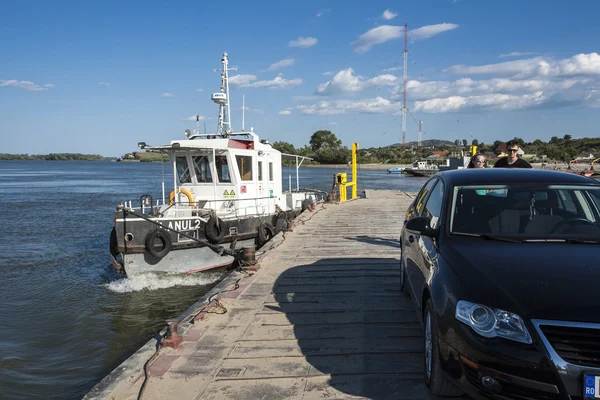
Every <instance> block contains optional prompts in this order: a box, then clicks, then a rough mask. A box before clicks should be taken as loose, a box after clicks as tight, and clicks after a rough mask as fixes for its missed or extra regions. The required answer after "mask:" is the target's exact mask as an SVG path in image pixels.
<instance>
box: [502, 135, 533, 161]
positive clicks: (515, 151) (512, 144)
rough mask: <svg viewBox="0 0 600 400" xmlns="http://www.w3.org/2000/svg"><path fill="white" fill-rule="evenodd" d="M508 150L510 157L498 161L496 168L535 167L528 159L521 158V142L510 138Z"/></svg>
mask: <svg viewBox="0 0 600 400" xmlns="http://www.w3.org/2000/svg"><path fill="white" fill-rule="evenodd" d="M506 152H507V153H508V157H504V158H501V159H499V160H498V161H496V164H494V168H533V167H532V166H531V164H529V163H528V162H527V161H525V160H523V159H522V158H519V142H517V141H516V140H509V141H508V142H507V143H506Z"/></svg>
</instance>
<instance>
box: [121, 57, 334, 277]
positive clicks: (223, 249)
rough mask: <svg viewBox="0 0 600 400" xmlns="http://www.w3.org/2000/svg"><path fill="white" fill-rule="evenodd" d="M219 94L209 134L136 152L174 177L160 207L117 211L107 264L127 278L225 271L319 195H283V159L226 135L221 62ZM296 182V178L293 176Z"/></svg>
mask: <svg viewBox="0 0 600 400" xmlns="http://www.w3.org/2000/svg"><path fill="white" fill-rule="evenodd" d="M221 62H222V68H221V69H220V71H221V89H220V92H217V93H213V94H212V95H211V99H212V100H213V101H214V102H215V103H217V104H218V105H219V118H218V123H217V130H216V133H214V134H206V133H204V134H200V133H199V132H198V128H196V130H195V131H194V132H189V131H187V132H186V136H187V139H185V140H173V141H171V143H170V144H168V145H161V146H148V145H147V144H146V143H144V142H140V143H139V144H138V145H139V146H140V148H142V149H145V150H146V151H150V152H159V153H165V154H167V155H168V156H169V159H170V162H171V166H172V169H173V182H172V187H173V189H172V190H171V191H170V194H169V196H168V197H167V195H166V193H167V192H166V191H165V185H166V182H164V181H163V183H162V199H156V200H155V199H153V198H152V197H151V196H149V195H143V196H142V197H141V198H140V204H139V207H138V206H137V204H134V202H132V201H129V202H125V203H123V204H121V205H120V206H118V207H117V211H116V212H115V228H114V229H113V233H112V235H111V256H112V259H113V265H114V266H115V268H116V269H117V270H120V271H122V272H125V273H127V275H129V276H132V275H137V274H140V273H144V272H165V273H182V272H194V271H201V270H206V269H211V268H217V267H222V266H226V265H230V264H231V263H232V262H233V261H234V260H235V257H236V255H237V254H238V253H239V249H240V248H241V247H242V246H246V245H250V244H254V245H257V246H261V245H264V244H265V243H266V242H267V241H268V240H269V239H270V238H271V237H272V236H273V235H275V234H276V233H277V232H278V231H281V230H284V229H286V228H287V224H288V222H289V220H291V219H293V218H295V217H296V216H297V215H298V214H299V213H300V212H302V211H304V210H305V209H307V208H309V207H310V205H311V204H312V203H314V202H316V201H320V200H323V199H324V197H325V195H324V194H323V193H318V192H315V191H311V192H303V191H300V190H298V188H299V185H298V183H297V185H298V186H297V190H295V191H291V190H289V191H287V192H284V191H283V188H282V180H283V177H282V159H285V158H290V159H294V160H296V172H297V170H298V167H299V165H300V164H301V162H302V161H303V159H304V157H301V156H296V155H287V154H282V153H281V152H279V151H277V150H276V149H274V148H273V147H272V146H271V145H270V144H269V142H268V141H267V140H260V138H259V137H258V135H256V134H255V133H254V131H253V129H252V128H251V129H250V131H248V132H247V131H244V130H243V129H242V130H241V131H239V132H233V131H232V129H231V118H230V111H229V110H230V104H229V84H228V71H229V70H230V69H229V67H228V56H227V53H224V54H223V58H222V60H221ZM297 178H298V175H297Z"/></svg>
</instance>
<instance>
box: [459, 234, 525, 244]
mask: <svg viewBox="0 0 600 400" xmlns="http://www.w3.org/2000/svg"><path fill="white" fill-rule="evenodd" d="M452 234H453V235H458V236H469V237H476V238H481V239H485V240H497V241H499V242H510V243H522V242H523V241H522V240H518V239H509V238H505V237H502V236H493V235H488V234H485V233H466V232H452Z"/></svg>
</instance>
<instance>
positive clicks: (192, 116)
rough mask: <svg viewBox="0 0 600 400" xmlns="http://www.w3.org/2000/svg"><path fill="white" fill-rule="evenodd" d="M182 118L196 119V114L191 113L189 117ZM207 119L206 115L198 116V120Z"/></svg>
mask: <svg viewBox="0 0 600 400" xmlns="http://www.w3.org/2000/svg"><path fill="white" fill-rule="evenodd" d="M182 119H183V120H185V121H196V115H191V116H189V117H186V118H182ZM206 119H208V118H206V117H205V116H204V115H199V116H198V121H204V120H206Z"/></svg>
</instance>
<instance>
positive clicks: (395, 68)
mask: <svg viewBox="0 0 600 400" xmlns="http://www.w3.org/2000/svg"><path fill="white" fill-rule="evenodd" d="M402 68H403V67H392V68H384V69H382V71H383V72H393V71H400V70H401V69H402Z"/></svg>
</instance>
